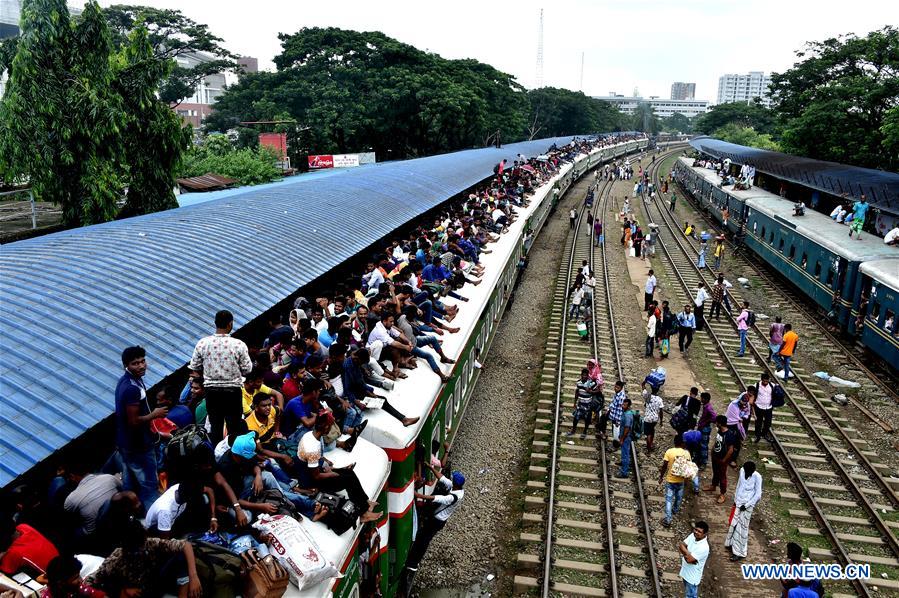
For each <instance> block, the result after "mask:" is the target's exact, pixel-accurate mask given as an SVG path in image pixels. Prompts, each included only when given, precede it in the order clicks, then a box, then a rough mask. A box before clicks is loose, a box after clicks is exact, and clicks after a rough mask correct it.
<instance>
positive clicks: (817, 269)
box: [815, 260, 821, 278]
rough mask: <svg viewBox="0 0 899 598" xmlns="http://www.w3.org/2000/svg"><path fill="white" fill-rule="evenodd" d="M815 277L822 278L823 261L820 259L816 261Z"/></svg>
mask: <svg viewBox="0 0 899 598" xmlns="http://www.w3.org/2000/svg"><path fill="white" fill-rule="evenodd" d="M815 278H821V262H820V260H816V261H815Z"/></svg>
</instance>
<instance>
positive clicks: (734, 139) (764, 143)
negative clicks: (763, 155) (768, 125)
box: [712, 123, 780, 152]
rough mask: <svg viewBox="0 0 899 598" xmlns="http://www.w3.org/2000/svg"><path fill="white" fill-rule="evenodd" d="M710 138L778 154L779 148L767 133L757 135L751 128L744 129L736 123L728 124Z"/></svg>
mask: <svg viewBox="0 0 899 598" xmlns="http://www.w3.org/2000/svg"><path fill="white" fill-rule="evenodd" d="M712 137H715V138H716V139H720V140H722V141H729V142H731V143H736V144H738V145H746V146H749V147H757V148H759V149H764V150H771V151H775V152H778V151H780V146H779V145H778V144H777V142H775V141H774V140H772V139H771V135H769V134H768V133H759V132H758V131H756V130H755V129H753V128H752V127H744V126H741V125H738V124H737V123H728V124H726V125H724V126H723V127H721V128H720V129H718V130H716V131H713V132H712Z"/></svg>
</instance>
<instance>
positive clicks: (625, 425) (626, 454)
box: [616, 399, 636, 478]
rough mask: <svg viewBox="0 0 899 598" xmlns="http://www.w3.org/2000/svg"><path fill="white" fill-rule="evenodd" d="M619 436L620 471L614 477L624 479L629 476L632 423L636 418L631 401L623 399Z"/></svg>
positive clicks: (632, 434) (632, 433) (632, 436)
mask: <svg viewBox="0 0 899 598" xmlns="http://www.w3.org/2000/svg"><path fill="white" fill-rule="evenodd" d="M621 408H622V410H623V411H622V412H621V435H620V436H619V437H618V443H619V444H620V445H621V469H619V470H618V473H617V474H616V477H619V478H626V477H628V476H629V475H630V470H631V444H632V443H633V438H634V422H635V421H636V416H635V415H634V412H633V411H631V400H630V399H624V401H623V402H622V404H621Z"/></svg>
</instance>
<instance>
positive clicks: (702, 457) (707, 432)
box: [696, 424, 712, 467]
mask: <svg viewBox="0 0 899 598" xmlns="http://www.w3.org/2000/svg"><path fill="white" fill-rule="evenodd" d="M700 432H702V440H700V441H699V455H698V457H699V459H698V460H697V461H696V464H697V465H699V466H700V467H702V466H703V465H705V464H706V463H708V462H709V437H710V436H711V435H712V424H708V425H707V426H706V427H704V428H703V429H701V430H700Z"/></svg>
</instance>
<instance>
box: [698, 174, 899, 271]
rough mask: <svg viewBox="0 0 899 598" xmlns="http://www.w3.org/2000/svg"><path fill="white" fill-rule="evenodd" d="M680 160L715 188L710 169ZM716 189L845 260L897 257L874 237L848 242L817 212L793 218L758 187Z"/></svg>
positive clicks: (786, 204) (839, 227)
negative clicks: (743, 202)
mask: <svg viewBox="0 0 899 598" xmlns="http://www.w3.org/2000/svg"><path fill="white" fill-rule="evenodd" d="M681 161H682V163H684V164H685V165H686V166H688V167H690V168H691V169H692V170H693V172H695V173H696V174H698V175H699V176H701V177H703V178H704V179H705V180H707V181H708V182H709V183H711V184H712V185H714V186H715V187H718V183H720V182H721V177H719V176H718V175H717V174H715V171H714V170H712V169H710V168H702V167H699V166H693V160H692V159H691V158H681ZM719 190H720V191H723V192H724V193H726V194H727V195H730V196H732V197H735V198H737V199H739V200H742V201H745V202H746V205H748V206H749V207H751V208H753V209H756V210H758V211H760V212H762V213H763V214H767V215H768V216H770V217H773V218H776V219H777V220H778V221H780V222H781V223H783V224H784V225H786V226H788V227H790V228H792V229H793V230H795V231H796V232H797V233H799V234H801V235H803V236H805V237H808V238H809V239H813V240H815V241H816V242H819V243H821V244H822V245H824V246H826V247H827V248H828V249H829V250H830V251H831V252H833V253H835V254H837V255H840V256H842V257H844V258H846V259H848V260H849V261H853V262H860V261H864V260H867V259H874V258H878V257H881V256H896V257H899V250H897V249H896V248H895V247H890V246H889V245H886V244H885V243H884V242H883V239H882V238H880V237H878V236H876V235H872V234H869V233H865V232H863V233H861V240H856V239H852V241H850V240H849V228H848V227H847V226H845V225H843V224H837V223H836V222H834V221H833V220H831V219H830V217H829V216H827V215H826V214H822V213H821V212H816V211H815V210H812V209H806V210H805V216H793V205H794V203H793V202H792V201H789V200H787V199H784V198H782V197H780V196H779V195H775V194H774V193H770V192H768V191H765V190H763V189H760V188H758V187H752V188H750V189H746V190H734V189H733V188H732V187H725V188H720V189H719Z"/></svg>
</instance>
